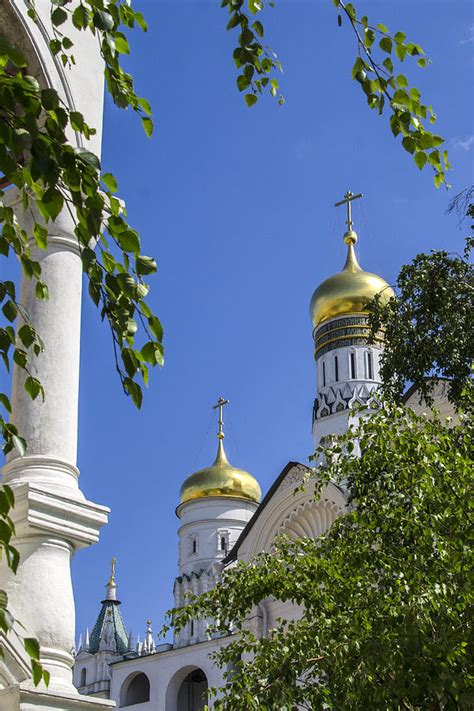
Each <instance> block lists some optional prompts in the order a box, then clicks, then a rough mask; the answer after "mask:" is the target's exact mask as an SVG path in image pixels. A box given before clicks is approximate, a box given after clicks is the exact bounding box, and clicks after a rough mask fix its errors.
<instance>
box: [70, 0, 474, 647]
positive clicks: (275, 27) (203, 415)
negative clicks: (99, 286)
mask: <svg viewBox="0 0 474 711" xmlns="http://www.w3.org/2000/svg"><path fill="white" fill-rule="evenodd" d="M219 4H220V3H218V2H217V1H216V0H214V1H211V0H194V1H189V2H188V1H185V0H173V1H172V2H164V1H160V0H148V1H146V0H142V1H141V2H136V3H135V6H136V7H137V8H139V9H141V10H142V11H143V12H144V14H145V15H146V17H147V19H148V22H149V32H148V34H146V35H142V34H141V33H139V32H137V33H134V34H133V35H132V38H131V45H132V52H133V54H132V57H131V59H130V61H129V62H128V66H129V68H130V70H131V71H132V73H133V74H134V76H135V78H136V83H137V86H138V89H139V91H140V92H141V93H142V94H143V95H145V96H147V98H148V99H149V100H150V101H151V103H152V105H153V107H154V112H155V117H156V132H155V134H154V136H153V138H152V140H151V141H149V140H147V139H146V138H145V136H144V134H143V132H142V130H141V128H140V126H139V122H138V121H137V120H136V117H134V116H133V115H131V114H127V113H123V112H120V111H118V110H117V109H115V108H114V107H113V106H112V105H111V102H110V101H108V100H107V101H106V107H105V119H104V120H105V128H104V145H103V166H104V170H111V171H112V172H113V173H114V174H115V175H116V176H117V178H118V181H119V187H120V191H121V193H122V194H123V196H124V197H125V199H126V201H127V204H128V215H129V219H130V221H131V223H132V224H134V225H135V226H136V227H137V228H138V229H139V231H140V233H141V235H142V239H143V245H144V250H143V251H144V252H145V253H146V254H151V255H153V256H155V257H156V259H157V261H158V265H159V271H158V275H157V277H156V278H154V279H152V292H151V302H152V305H153V307H154V309H155V310H156V312H157V313H158V314H159V316H160V318H161V319H162V321H163V323H164V326H165V345H166V365H165V368H164V369H163V370H162V371H161V372H159V373H155V374H154V375H153V376H152V378H151V387H150V389H149V391H148V392H147V393H146V396H145V401H144V405H143V408H142V410H141V411H140V412H137V411H136V410H135V409H134V408H133V406H132V404H131V402H129V400H128V399H127V398H125V396H124V395H123V393H122V392H121V389H120V384H119V381H118V379H117V377H116V374H115V372H114V365H113V355H112V349H111V339H110V335H109V334H108V332H107V329H106V328H105V327H104V325H103V324H101V323H100V321H99V318H98V314H97V313H96V311H95V309H94V307H93V306H92V304H91V303H89V301H87V300H86V301H85V303H84V309H83V320H82V328H83V333H82V337H83V342H82V362H81V394H80V431H79V466H80V469H81V472H82V474H81V485H82V489H83V491H84V492H85V493H86V496H87V497H88V498H90V499H91V500H93V501H96V502H99V503H103V504H107V505H109V506H110V507H111V509H112V513H111V516H110V523H109V524H108V526H106V527H105V528H104V529H103V532H102V535H101V540H100V543H99V544H98V545H96V546H93V547H92V548H90V549H87V550H86V551H82V552H80V553H79V554H78V555H77V556H76V558H75V559H74V562H73V577H74V585H75V595H76V605H77V618H78V631H80V630H82V629H84V627H85V625H86V624H88V625H92V624H93V622H94V620H95V618H96V616H97V613H98V611H99V603H100V600H101V599H102V597H103V593H104V587H103V586H104V584H105V582H106V580H107V576H108V566H109V560H110V558H111V557H112V555H115V556H116V557H117V559H118V564H117V578H118V583H119V597H120V599H121V600H122V602H123V606H122V611H123V614H124V616H125V621H126V624H127V626H131V627H132V628H133V631H134V633H135V634H137V633H140V634H141V635H143V632H144V629H145V620H146V618H147V617H148V616H150V617H151V619H152V620H153V623H154V628H155V629H157V628H158V627H159V626H160V622H161V619H162V616H163V613H164V611H165V610H166V609H167V608H169V607H170V606H171V605H172V585H173V578H174V576H175V575H176V566H177V534H176V531H177V527H178V520H177V519H176V517H175V513H174V511H175V507H176V505H177V503H178V492H179V487H180V485H181V483H182V481H183V479H184V478H185V477H186V476H188V475H189V474H190V473H191V472H193V471H195V470H196V469H198V468H200V467H202V466H205V465H206V464H208V463H210V462H211V461H212V460H213V457H214V452H215V437H214V434H215V431H216V419H215V416H214V415H213V414H211V413H212V411H211V405H212V404H213V403H214V402H215V401H216V399H217V397H218V396H219V395H221V394H223V395H225V396H226V397H227V398H229V399H230V401H231V404H230V406H229V407H228V408H227V413H226V415H227V421H226V425H225V429H226V432H227V438H226V447H227V452H228V456H229V458H230V460H231V461H232V462H234V463H235V464H236V465H238V466H240V467H243V468H245V469H248V470H249V471H251V472H252V473H253V474H254V475H255V476H256V477H257V478H258V479H259V481H260V484H261V486H262V489H263V490H264V491H265V490H266V489H267V488H268V487H269V485H270V484H271V482H272V481H273V480H274V478H275V477H276V476H277V475H278V474H279V472H280V471H281V469H282V468H283V467H284V466H285V464H286V463H287V462H288V461H289V460H293V459H297V460H300V461H306V458H307V456H308V455H309V454H310V452H311V435H310V425H311V409H312V402H313V398H314V395H315V366H314V361H313V355H312V339H311V324H310V320H309V314H308V306H309V300H310V297H311V294H312V291H313V290H314V288H315V287H316V286H317V284H318V283H319V282H320V281H321V280H323V279H324V278H325V277H327V276H328V275H330V274H331V273H333V272H335V271H337V270H339V269H340V268H341V267H342V264H343V259H344V246H343V243H342V239H341V235H342V232H343V228H344V223H343V220H344V215H343V212H342V211H341V209H340V208H339V209H338V210H336V209H335V208H334V202H336V200H338V199H340V198H341V196H342V195H343V193H344V192H345V191H346V190H347V189H348V188H350V189H352V190H353V191H357V192H359V191H360V192H363V193H364V199H363V200H359V201H358V204H356V205H355V208H354V218H355V224H356V229H357V231H358V233H359V244H358V254H359V257H360V261H361V263H362V265H363V266H364V267H365V268H366V269H368V270H370V271H375V272H378V273H380V274H382V275H383V276H384V277H385V278H387V279H388V280H389V281H390V282H392V283H393V281H394V279H395V277H396V275H397V273H398V270H399V268H400V266H401V265H402V264H403V263H405V262H407V261H409V260H410V259H411V258H412V257H413V256H414V255H415V254H416V253H418V252H420V251H426V250H429V249H431V248H448V249H452V250H461V249H462V242H463V232H462V231H460V230H459V228H458V224H457V220H456V219H455V218H454V217H452V216H451V217H448V216H447V215H446V214H445V212H446V207H447V204H448V200H449V194H447V193H446V191H445V190H439V191H437V190H435V189H434V187H433V182H432V177H431V175H430V174H429V172H428V171H427V170H425V171H423V172H422V173H420V172H419V171H418V169H417V168H416V167H415V166H414V164H413V163H412V160H411V158H410V157H409V155H408V154H407V153H405V152H404V151H402V150H401V148H400V146H399V145H398V142H397V141H396V140H394V138H393V137H392V135H391V133H390V131H389V129H388V125H387V120H386V119H385V118H379V117H378V116H377V115H376V114H375V113H374V112H370V111H369V109H368V107H367V105H366V101H365V99H364V97H363V96H362V94H361V92H360V90H359V88H358V86H357V85H356V84H354V83H353V82H352V81H351V78H350V70H351V67H352V63H353V61H354V59H355V46H354V41H353V37H352V35H351V33H350V31H349V29H348V27H346V26H343V28H342V29H339V28H338V26H337V22H336V13H335V11H334V8H333V6H332V3H331V2H330V0H308V1H307V2H303V1H298V0H291V1H290V0H286V1H279V2H278V7H277V9H275V10H270V11H268V12H267V13H266V15H267V20H266V27H267V39H268V42H269V43H270V44H271V45H272V47H273V48H274V49H275V50H276V51H277V52H278V54H279V58H280V59H281V61H282V62H283V65H284V74H283V76H282V78H281V84H282V88H283V91H284V94H285V98H286V103H285V105H284V106H283V107H278V105H277V103H276V102H275V101H274V100H272V99H271V98H270V97H266V98H265V99H264V100H262V101H260V102H259V104H258V105H257V106H256V107H254V108H252V109H251V110H249V109H247V108H246V107H245V105H244V103H243V100H242V98H241V96H240V95H239V94H238V92H237V89H236V87H235V76H236V72H235V68H234V65H233V62H232V49H233V46H234V45H233V42H234V41H235V38H234V37H233V36H232V34H230V33H226V31H225V24H226V15H225V13H224V12H223V11H222V10H220V8H219ZM356 4H357V7H358V8H359V10H360V11H362V10H363V11H364V12H366V13H367V14H368V15H369V17H370V18H371V20H372V21H373V22H383V23H385V24H386V25H388V27H389V28H390V29H393V31H397V30H403V31H405V32H406V33H407V35H408V37H409V38H412V39H413V40H414V41H416V42H419V43H421V44H422V46H423V47H424V48H425V50H426V52H427V54H428V55H429V56H430V57H431V58H432V60H433V62H432V64H431V66H430V68H429V69H428V70H427V71H422V70H421V69H417V68H414V69H413V70H412V71H410V72H409V75H410V76H413V77H416V81H415V84H416V85H417V86H418V87H419V88H420V89H421V91H422V94H423V97H424V98H425V99H426V100H427V101H428V103H432V104H433V106H434V107H435V110H436V111H437V113H438V115H439V122H438V131H439V133H441V134H442V135H443V136H445V137H446V138H447V145H448V147H449V149H450V152H451V159H452V163H453V165H454V168H455V169H454V172H452V174H451V176H450V180H451V183H452V185H453V188H452V191H451V195H454V194H455V192H457V191H458V190H460V189H462V188H463V187H465V186H466V185H468V184H469V182H470V181H472V177H473V175H472V165H473V163H472V157H473V154H474V138H473V134H474V128H473V96H472V91H471V90H470V88H469V87H470V86H472V78H473V66H474V60H473V56H474V54H473V50H474V16H473V6H472V3H470V2H468V1H467V0H466V1H465V2H464V1H463V2H461V1H459V0H444V1H437V2H436V1H434V0H424V1H422V0H410V2H409V1H408V0H405V1H404V2H400V0H397V1H396V2H392V1H388V0H387V1H386V2H383V3H382V2H375V1H372V2H360V0H359V2H358V3H356ZM405 68H406V69H407V70H408V66H407V65H406V63H405Z"/></svg>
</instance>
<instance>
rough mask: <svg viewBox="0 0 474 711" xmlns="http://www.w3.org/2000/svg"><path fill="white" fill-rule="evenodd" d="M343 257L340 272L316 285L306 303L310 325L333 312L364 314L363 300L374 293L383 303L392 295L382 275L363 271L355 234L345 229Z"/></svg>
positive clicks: (369, 297)
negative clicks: (343, 263) (308, 309)
mask: <svg viewBox="0 0 474 711" xmlns="http://www.w3.org/2000/svg"><path fill="white" fill-rule="evenodd" d="M344 242H345V243H346V244H347V259H346V263H345V265H344V268H343V270H342V271H341V272H338V273H337V274H334V275H333V276H331V277H329V278H328V279H326V280H325V281H323V283H322V284H320V285H319V286H318V288H317V289H316V291H315V292H314V294H313V297H312V299H311V304H310V314H311V319H312V321H313V326H314V327H315V328H316V327H317V326H320V325H321V324H322V323H324V322H325V321H329V319H332V318H335V317H336V316H343V315H344V316H345V315H349V314H350V315H354V314H365V313H367V304H368V302H369V301H370V300H371V299H373V297H374V296H375V295H376V294H380V295H381V299H382V301H383V302H384V303H386V302H387V301H388V300H389V299H390V298H391V297H392V296H394V292H393V289H392V288H391V287H390V286H389V285H388V284H387V282H386V281H385V279H382V277H380V276H377V274H372V273H371V272H365V271H364V270H363V269H362V267H361V266H360V265H359V262H358V261H357V257H356V255H355V251H354V245H355V243H356V242H357V235H356V233H355V232H354V231H353V230H349V231H348V232H346V234H345V235H344Z"/></svg>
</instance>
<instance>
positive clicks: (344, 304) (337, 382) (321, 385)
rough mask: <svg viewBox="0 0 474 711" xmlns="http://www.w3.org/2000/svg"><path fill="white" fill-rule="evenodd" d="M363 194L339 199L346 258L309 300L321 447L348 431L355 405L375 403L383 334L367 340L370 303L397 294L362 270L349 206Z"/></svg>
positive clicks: (316, 437)
mask: <svg viewBox="0 0 474 711" xmlns="http://www.w3.org/2000/svg"><path fill="white" fill-rule="evenodd" d="M361 197H363V196H362V193H359V194H357V195H354V194H353V193H352V192H351V191H350V190H348V191H347V193H346V194H345V195H344V199H343V200H340V201H339V202H337V203H336V204H335V206H336V207H339V206H340V205H345V206H346V209H347V220H346V224H347V230H346V232H345V234H344V243H345V244H346V245H347V257H346V262H345V264H344V267H343V269H342V271H340V272H338V273H337V274H334V275H333V276H331V277H329V278H328V279H326V280H325V281H323V282H322V284H320V285H319V286H318V287H317V289H316V290H315V292H314V294H313V297H312V299H311V305H310V314H311V320H312V322H313V339H314V357H315V360H316V365H317V388H316V390H317V393H316V399H315V402H314V409H313V438H314V443H315V446H318V444H319V442H320V441H321V438H322V437H323V436H325V435H328V434H337V433H341V432H343V431H345V430H346V429H347V427H348V425H349V423H350V421H354V420H355V419H356V418H357V415H356V413H355V408H356V406H357V405H367V404H369V405H370V404H371V403H374V404H375V403H376V392H375V391H376V389H377V387H378V386H379V385H380V382H381V381H380V374H379V359H380V354H381V350H382V348H383V334H382V333H379V334H377V337H376V339H375V342H374V343H372V344H370V345H369V344H368V336H369V314H368V309H367V305H368V303H369V301H371V299H373V298H374V297H375V296H376V295H379V297H380V299H381V301H382V303H387V302H388V301H389V299H390V298H391V297H392V296H393V290H392V288H391V287H390V286H389V285H388V284H387V282H386V281H385V279H383V278H382V277H380V276H377V275H376V274H372V273H371V272H366V271H364V270H363V269H362V267H361V266H360V264H359V262H358V261H357V257H356V253H355V249H354V247H355V244H356V242H357V234H356V232H355V231H354V229H353V221H352V212H351V206H352V202H353V201H354V200H357V199H359V198H361Z"/></svg>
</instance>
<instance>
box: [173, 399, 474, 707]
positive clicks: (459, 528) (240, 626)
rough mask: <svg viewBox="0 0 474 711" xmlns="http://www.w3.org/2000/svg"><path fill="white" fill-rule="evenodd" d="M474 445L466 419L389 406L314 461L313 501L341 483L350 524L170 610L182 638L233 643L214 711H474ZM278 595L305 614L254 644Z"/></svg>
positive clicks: (287, 543)
mask: <svg viewBox="0 0 474 711" xmlns="http://www.w3.org/2000/svg"><path fill="white" fill-rule="evenodd" d="M471 397H472V392H471ZM473 442H474V427H473V421H472V417H469V416H467V415H461V420H460V423H459V424H458V425H456V426H453V427H447V426H446V424H445V423H443V422H440V421H439V420H437V419H434V420H433V421H432V420H430V419H428V418H426V417H418V416H416V415H415V414H414V413H413V411H411V410H408V409H405V408H404V407H402V406H397V405H385V406H384V407H383V408H382V409H381V410H380V412H378V413H377V414H376V415H374V416H372V417H371V418H370V419H367V420H365V421H364V422H363V423H362V425H361V426H360V428H359V429H358V430H357V431H351V432H350V433H349V434H347V435H344V436H340V437H336V438H334V440H333V441H332V442H331V444H330V446H327V447H326V448H321V449H320V450H319V451H318V452H317V455H318V456H319V457H324V462H325V463H324V466H318V467H317V474H316V475H315V476H316V477H317V491H318V492H319V493H320V492H321V491H322V490H323V489H324V486H325V485H326V484H327V483H328V482H329V481H333V482H336V483H339V484H341V485H343V486H344V487H345V488H346V489H347V490H348V491H349V506H350V508H349V511H348V513H346V514H344V515H342V516H340V517H339V518H338V519H337V520H336V522H335V523H334V524H333V525H332V527H331V528H330V530H329V531H328V532H327V533H326V534H325V535H324V536H322V537H321V538H320V539H318V540H317V541H314V540H312V539H309V538H301V539H299V540H296V541H291V540H288V539H283V538H282V539H280V540H279V541H277V542H276V546H275V551H274V552H273V553H272V554H269V553H262V554H260V555H259V556H257V557H256V559H255V560H254V561H252V562H251V563H250V564H245V563H242V562H239V563H237V564H236V565H235V566H231V567H229V568H228V569H227V570H226V571H225V572H224V574H223V578H222V582H221V583H220V584H218V585H217V587H216V588H214V589H213V590H212V591H211V592H208V593H206V594H204V595H203V596H202V597H201V598H199V599H196V600H195V601H194V603H193V604H191V605H190V606H188V607H186V608H182V609H179V610H174V611H173V615H174V624H175V626H177V627H181V626H182V625H184V624H186V622H188V621H189V620H190V619H193V618H194V619H196V618H198V617H204V618H207V619H214V620H218V622H216V623H214V624H213V625H212V627H211V629H215V630H216V631H217V632H219V633H221V634H222V633H224V634H226V633H227V634H228V633H230V632H234V633H237V635H236V636H235V637H232V638H231V640H230V641H229V644H227V646H225V647H224V648H223V650H222V651H220V652H218V653H217V654H216V655H215V657H216V661H217V663H218V664H220V665H221V666H222V667H223V668H224V669H229V668H231V669H232V673H231V674H230V675H228V683H227V685H226V687H225V688H224V690H223V698H222V699H219V700H218V701H216V702H215V703H216V705H215V708H220V709H229V711H230V710H231V709H232V711H238V710H239V709H241V710H242V711H244V710H245V711H247V710H248V709H256V710H257V709H258V710H259V711H261V710H262V709H269V710H270V709H272V710H273V709H292V710H293V709H297V708H305V709H312V710H314V709H322V708H334V709H338V710H339V709H341V710H343V709H348V710H349V709H361V710H362V709H367V708H373V709H381V710H382V709H387V710H388V709H440V710H441V709H471V708H472V707H473V704H474V685H473V681H474V678H473V674H474V669H473V662H472V643H473V639H472V623H473V619H472V611H473V607H472V606H473V588H472V579H473V578H472V576H473V573H474V570H473V556H472V525H473V516H472V504H470V501H471V499H470V492H471V488H472V466H473ZM359 446H360V450H361V451H362V454H361V456H358V455H357V454H356V452H358V451H359ZM272 597H273V598H276V599H278V600H282V601H290V602H292V603H295V604H298V605H302V606H303V609H304V613H303V616H302V618H301V619H299V620H297V621H292V622H285V621H280V622H279V623H278V624H277V625H276V627H275V628H274V629H272V630H271V631H270V633H269V635H268V636H267V637H265V638H260V639H258V638H257V637H255V636H254V634H253V633H252V632H251V631H249V629H248V627H247V625H246V617H247V616H248V615H249V614H250V613H251V612H252V610H253V609H254V607H255V606H256V605H258V604H259V603H260V602H261V601H262V600H265V599H267V598H272Z"/></svg>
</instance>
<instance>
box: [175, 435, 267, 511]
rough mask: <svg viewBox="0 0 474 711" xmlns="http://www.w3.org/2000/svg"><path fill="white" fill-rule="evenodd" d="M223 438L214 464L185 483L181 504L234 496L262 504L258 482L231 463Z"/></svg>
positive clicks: (220, 438)
mask: <svg viewBox="0 0 474 711" xmlns="http://www.w3.org/2000/svg"><path fill="white" fill-rule="evenodd" d="M220 434H221V433H220ZM218 436H219V435H218ZM222 438H223V435H221V436H219V445H218V448H217V456H216V459H215V462H214V464H213V465H212V466H211V467H206V468H205V469H200V470H199V471H197V472H195V473H194V474H191V476H189V477H188V478H187V479H186V480H185V482H184V483H183V485H182V487H181V491H180V495H179V497H180V503H181V504H185V503H186V502H187V501H192V500H193V499H203V498H206V497H208V496H233V497H237V498H239V499H249V500H250V501H255V502H256V503H259V502H260V498H261V496H262V492H261V490H260V486H259V484H258V481H257V480H256V479H255V477H253V476H252V475H251V474H249V472H246V471H244V470H243V469H237V468H236V467H233V466H232V464H230V463H229V461H228V459H227V457H226V455H225V452H224V444H223V442H222Z"/></svg>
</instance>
